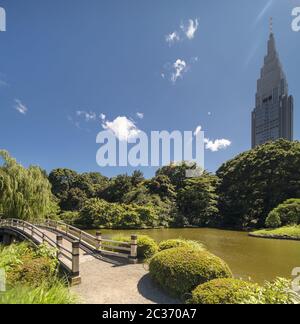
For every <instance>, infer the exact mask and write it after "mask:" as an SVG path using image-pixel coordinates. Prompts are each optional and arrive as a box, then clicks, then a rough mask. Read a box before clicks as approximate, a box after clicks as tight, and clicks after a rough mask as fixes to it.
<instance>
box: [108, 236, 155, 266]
mask: <svg viewBox="0 0 300 324" xmlns="http://www.w3.org/2000/svg"><path fill="white" fill-rule="evenodd" d="M113 240H114V241H120V242H128V243H129V242H130V241H131V239H130V237H128V236H114V237H113ZM157 251H158V246H157V243H156V241H155V240H153V239H152V238H151V237H149V236H147V235H138V239H137V253H138V258H139V259H140V260H143V259H148V258H151V257H152V256H153V255H154V254H155V253H156V252H157Z"/></svg>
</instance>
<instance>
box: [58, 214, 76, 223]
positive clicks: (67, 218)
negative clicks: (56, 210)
mask: <svg viewBox="0 0 300 324" xmlns="http://www.w3.org/2000/svg"><path fill="white" fill-rule="evenodd" d="M59 218H60V220H62V221H63V222H64V223H66V224H69V225H74V224H76V222H77V220H78V219H79V212H76V211H65V212H63V213H61V214H60V215H59Z"/></svg>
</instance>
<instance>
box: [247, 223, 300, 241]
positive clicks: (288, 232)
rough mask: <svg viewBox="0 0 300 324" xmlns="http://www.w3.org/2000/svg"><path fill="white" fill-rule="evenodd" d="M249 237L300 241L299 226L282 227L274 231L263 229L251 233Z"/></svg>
mask: <svg viewBox="0 0 300 324" xmlns="http://www.w3.org/2000/svg"><path fill="white" fill-rule="evenodd" d="M249 235H250V236H254V237H262V238H273V239H282V240H300V225H294V226H284V227H280V228H276V229H264V230H259V231H256V232H252V233H250V234H249Z"/></svg>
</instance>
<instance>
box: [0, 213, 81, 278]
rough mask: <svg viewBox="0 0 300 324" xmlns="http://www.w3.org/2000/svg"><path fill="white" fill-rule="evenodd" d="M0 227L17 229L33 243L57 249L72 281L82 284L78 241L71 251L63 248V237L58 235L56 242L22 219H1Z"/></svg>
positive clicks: (58, 257)
mask: <svg viewBox="0 0 300 324" xmlns="http://www.w3.org/2000/svg"><path fill="white" fill-rule="evenodd" d="M0 227H2V228H3V227H6V228H8V229H12V230H14V229H15V230H17V231H19V232H21V233H22V234H25V236H27V237H29V239H30V240H31V241H33V242H34V243H36V244H38V245H40V244H47V245H48V246H49V247H50V248H54V249H56V251H57V259H58V260H59V262H60V263H61V264H62V265H63V267H64V268H65V269H66V270H67V271H68V272H69V273H71V279H72V280H73V281H74V282H75V281H76V282H77V283H78V282H80V274H79V242H78V241H73V242H71V246H72V250H71V251H70V250H68V249H67V248H65V247H64V246H63V237H62V236H61V235H57V236H56V241H55V240H54V239H53V238H51V237H50V236H48V235H47V234H46V233H44V232H43V231H42V230H41V229H40V228H39V227H37V226H35V225H33V224H31V223H29V222H26V221H24V220H21V219H12V218H10V219H0ZM75 278H76V279H75Z"/></svg>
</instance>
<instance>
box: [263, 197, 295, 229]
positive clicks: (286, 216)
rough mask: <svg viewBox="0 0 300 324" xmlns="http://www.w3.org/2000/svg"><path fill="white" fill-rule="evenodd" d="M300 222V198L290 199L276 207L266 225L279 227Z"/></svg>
mask: <svg viewBox="0 0 300 324" xmlns="http://www.w3.org/2000/svg"><path fill="white" fill-rule="evenodd" d="M297 224H300V199H288V200H286V201H285V202H284V203H282V204H280V205H278V206H277V207H276V208H274V209H273V210H272V211H271V212H270V213H269V215H268V217H267V219H266V223H265V225H266V226H267V227H271V228H277V227H280V226H286V225H297Z"/></svg>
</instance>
